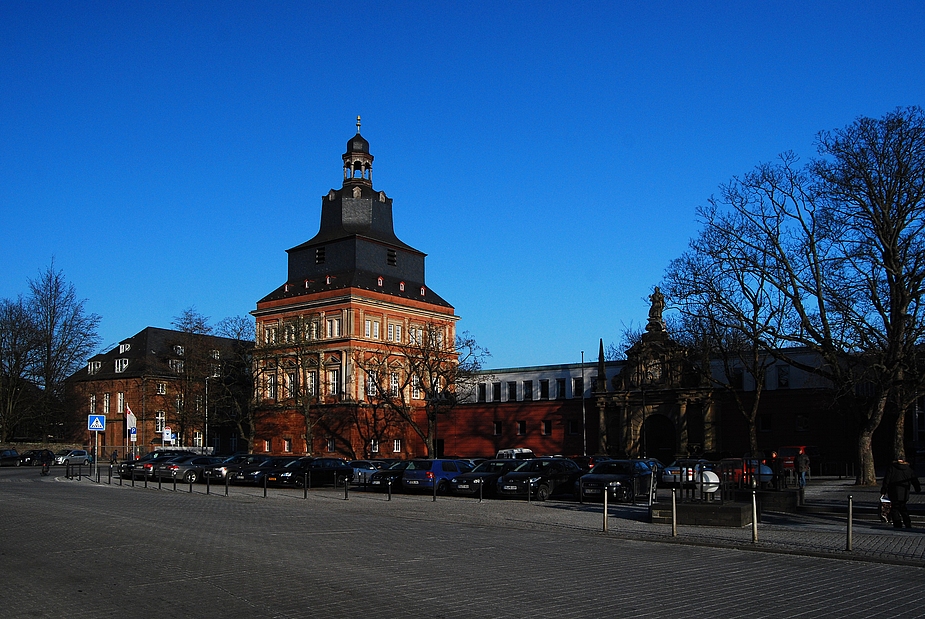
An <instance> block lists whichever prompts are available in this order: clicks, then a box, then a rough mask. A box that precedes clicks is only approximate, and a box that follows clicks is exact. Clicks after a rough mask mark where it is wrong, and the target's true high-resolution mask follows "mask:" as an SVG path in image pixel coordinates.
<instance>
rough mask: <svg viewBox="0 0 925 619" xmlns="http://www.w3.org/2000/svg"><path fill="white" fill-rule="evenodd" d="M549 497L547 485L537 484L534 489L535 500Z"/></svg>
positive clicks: (543, 499)
mask: <svg viewBox="0 0 925 619" xmlns="http://www.w3.org/2000/svg"><path fill="white" fill-rule="evenodd" d="M548 498H549V486H539V487H538V488H537V489H536V500H537V501H545V500H546V499H548Z"/></svg>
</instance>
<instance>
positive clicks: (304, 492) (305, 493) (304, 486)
mask: <svg viewBox="0 0 925 619" xmlns="http://www.w3.org/2000/svg"><path fill="white" fill-rule="evenodd" d="M302 498H303V499H307V498H308V473H305V477H304V479H303V480H302Z"/></svg>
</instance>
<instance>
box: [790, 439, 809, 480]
mask: <svg viewBox="0 0 925 619" xmlns="http://www.w3.org/2000/svg"><path fill="white" fill-rule="evenodd" d="M793 470H794V471H796V474H797V484H798V485H799V486H800V490H802V489H803V488H805V487H806V476H807V475H808V474H809V456H808V455H806V450H805V449H802V448H801V449H800V453H798V454H797V456H796V458H794V459H793Z"/></svg>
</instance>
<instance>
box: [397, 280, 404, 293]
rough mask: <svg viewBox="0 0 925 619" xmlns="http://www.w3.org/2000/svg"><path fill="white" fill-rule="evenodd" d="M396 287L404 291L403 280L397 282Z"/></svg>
mask: <svg viewBox="0 0 925 619" xmlns="http://www.w3.org/2000/svg"><path fill="white" fill-rule="evenodd" d="M398 289H399V290H401V291H402V292H404V291H405V282H399V283H398Z"/></svg>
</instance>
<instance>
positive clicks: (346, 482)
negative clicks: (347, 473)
mask: <svg viewBox="0 0 925 619" xmlns="http://www.w3.org/2000/svg"><path fill="white" fill-rule="evenodd" d="M344 500H345V501H349V500H350V481H349V480H348V479H347V478H346V477H344Z"/></svg>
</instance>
